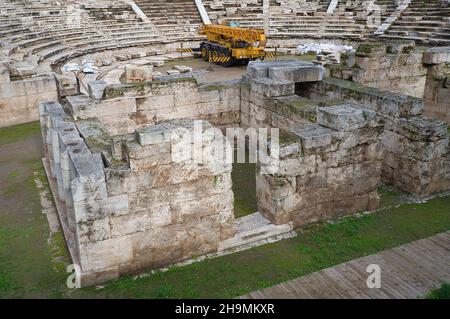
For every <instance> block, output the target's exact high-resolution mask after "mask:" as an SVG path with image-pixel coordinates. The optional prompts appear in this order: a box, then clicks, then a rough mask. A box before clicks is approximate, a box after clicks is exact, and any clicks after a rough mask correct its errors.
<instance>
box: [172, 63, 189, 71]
mask: <svg viewBox="0 0 450 319" xmlns="http://www.w3.org/2000/svg"><path fill="white" fill-rule="evenodd" d="M173 68H174V69H175V70H177V71H180V73H187V72H192V68H191V67H189V66H186V65H174V67H173Z"/></svg>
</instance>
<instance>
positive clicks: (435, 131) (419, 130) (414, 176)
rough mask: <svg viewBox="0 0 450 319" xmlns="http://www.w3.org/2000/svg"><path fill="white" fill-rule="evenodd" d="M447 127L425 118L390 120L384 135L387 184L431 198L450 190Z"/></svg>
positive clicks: (384, 172)
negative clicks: (430, 196) (433, 195)
mask: <svg viewBox="0 0 450 319" xmlns="http://www.w3.org/2000/svg"><path fill="white" fill-rule="evenodd" d="M449 138H450V135H449V133H448V131H447V124H446V123H444V122H441V121H439V120H435V119H432V118H429V117H425V116H413V117H409V118H400V119H398V120H394V121H388V122H387V123H386V125H385V131H384V136H383V146H384V151H385V155H384V161H383V162H384V165H383V175H382V177H383V181H384V182H386V183H388V184H390V185H393V186H394V187H396V188H399V189H401V190H404V191H406V192H408V193H412V194H415V195H418V196H420V197H427V196H429V195H432V194H436V193H439V192H444V191H447V190H449V189H450V148H449Z"/></svg>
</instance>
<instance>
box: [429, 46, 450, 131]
mask: <svg viewBox="0 0 450 319" xmlns="http://www.w3.org/2000/svg"><path fill="white" fill-rule="evenodd" d="M423 63H424V64H425V65H426V66H427V67H428V73H427V81H426V86H425V94H424V98H423V99H424V103H425V109H424V114H425V115H428V116H430V117H433V118H437V119H439V120H441V121H444V122H447V123H448V124H450V47H438V48H432V49H429V50H428V51H427V52H425V53H424V55H423Z"/></svg>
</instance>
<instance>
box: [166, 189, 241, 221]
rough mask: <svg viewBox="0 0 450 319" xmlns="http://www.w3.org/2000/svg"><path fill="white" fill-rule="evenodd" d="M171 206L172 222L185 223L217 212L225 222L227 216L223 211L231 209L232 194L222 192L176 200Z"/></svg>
mask: <svg viewBox="0 0 450 319" xmlns="http://www.w3.org/2000/svg"><path fill="white" fill-rule="evenodd" d="M171 207H172V220H173V222H179V223H186V222H187V221H190V220H192V219H195V218H197V219H198V218H202V217H205V216H208V215H218V214H221V215H222V216H221V218H223V221H224V222H226V221H227V220H228V219H229V218H228V216H226V213H225V212H230V211H233V194H232V193H224V194H219V195H213V196H209V197H206V196H205V197H203V198H198V199H195V200H187V201H182V202H176V203H174V204H173V205H171Z"/></svg>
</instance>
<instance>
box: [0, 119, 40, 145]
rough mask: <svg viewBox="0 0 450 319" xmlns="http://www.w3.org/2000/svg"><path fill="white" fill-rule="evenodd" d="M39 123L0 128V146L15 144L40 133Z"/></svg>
mask: <svg viewBox="0 0 450 319" xmlns="http://www.w3.org/2000/svg"><path fill="white" fill-rule="evenodd" d="M40 130H41V128H40V125H39V122H32V123H26V124H19V125H14V126H9V127H1V128H0V145H5V144H10V143H16V142H19V141H21V140H24V139H26V138H27V137H28V136H30V135H33V134H36V133H38V132H40Z"/></svg>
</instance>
